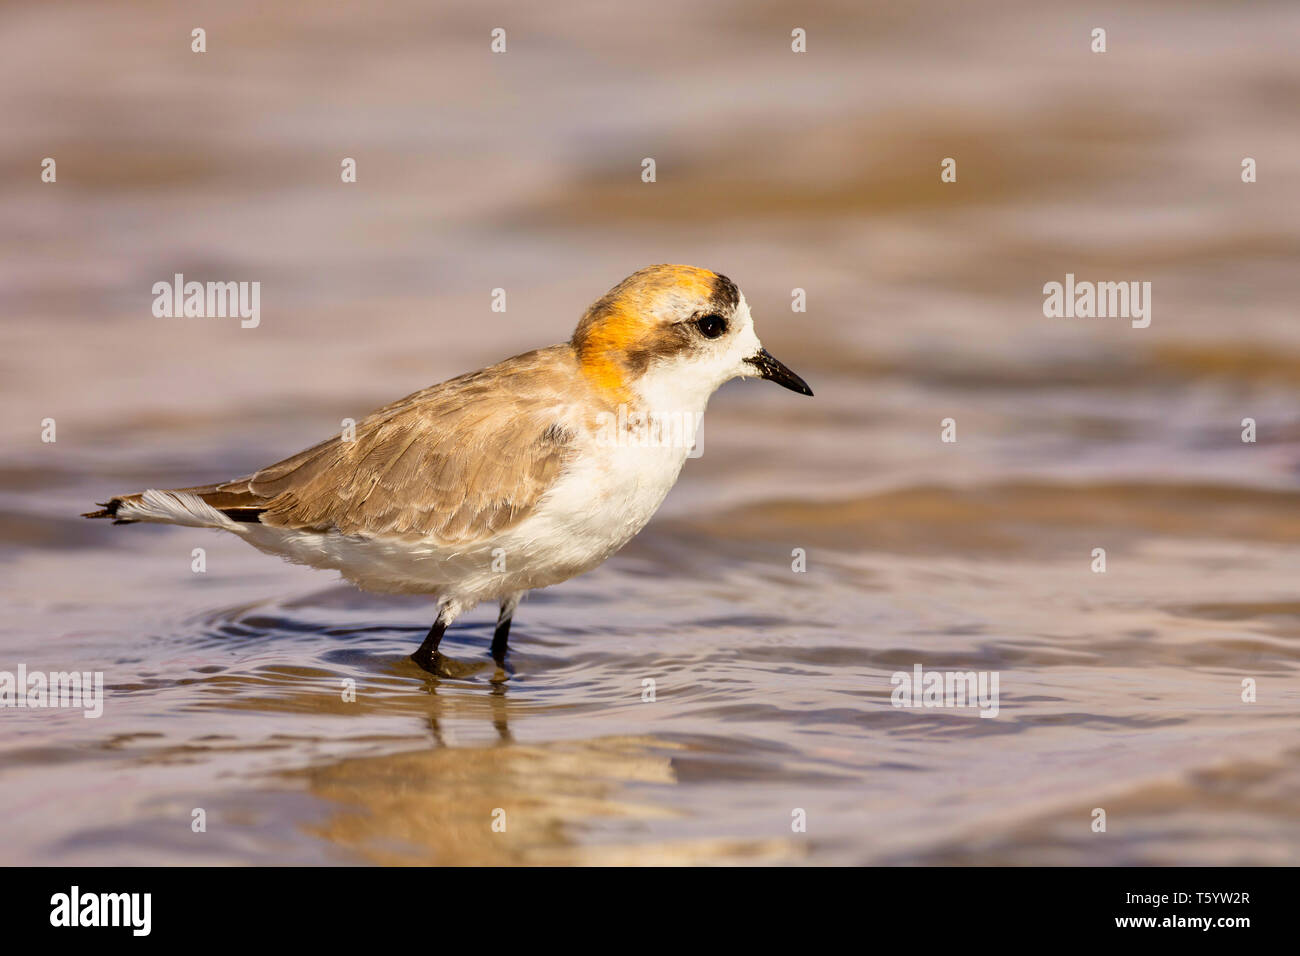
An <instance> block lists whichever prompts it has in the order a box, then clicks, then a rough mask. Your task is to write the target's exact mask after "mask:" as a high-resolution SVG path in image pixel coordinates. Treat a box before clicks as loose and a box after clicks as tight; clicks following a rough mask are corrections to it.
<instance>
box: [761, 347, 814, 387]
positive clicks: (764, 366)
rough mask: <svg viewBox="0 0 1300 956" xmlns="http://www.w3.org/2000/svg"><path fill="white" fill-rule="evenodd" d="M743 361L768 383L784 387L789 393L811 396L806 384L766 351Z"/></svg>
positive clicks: (763, 350) (762, 350)
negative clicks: (756, 370)
mask: <svg viewBox="0 0 1300 956" xmlns="http://www.w3.org/2000/svg"><path fill="white" fill-rule="evenodd" d="M745 361H746V362H748V363H749V364H750V365H752V366H754V368H756V369H758V374H759V375H760V376H761V377H763V378H765V379H767V380H768V381H769V382H776V384H778V385H784V386H785V387H786V388H788V389H789V390H790V391H792V392H798V393H799V394H800V395H811V394H812V389H811V388H809V387H808V383H807V382H805V381H804V380H803V379H801V378H800V377H799V376H798V375H796V374H794V372H792V371H790V370H789V369H788V368H786V367H785V366H784V365H782V364H781V363H780V362H778V361H777V360H776V359H774V358H772V355H771V353H769V352H768V351H767V349H759V351H758V354H757V355H751V356H750V357H749V358H747V359H745Z"/></svg>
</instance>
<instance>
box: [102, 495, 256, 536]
mask: <svg viewBox="0 0 1300 956" xmlns="http://www.w3.org/2000/svg"><path fill="white" fill-rule="evenodd" d="M99 504H100V510H99V511H89V512H86V513H85V514H83V515H82V517H83V518H112V519H113V524H133V523H134V522H136V521H153V522H157V523H161V524H178V525H184V526H186V527H188V528H223V529H225V530H226V531H241V530H244V529H246V528H247V523H243V524H242V525H241V523H240V522H239V521H236V520H235V518H234V517H232V516H231V515H230V514H228V513H226V512H223V511H218V510H217V509H216V508H214V507H212V505H210V504H208V503H207V502H206V501H204V500H203V498H202V497H201V496H200V495H198V494H195V490H191V489H184V490H177V491H159V490H158V489H157V488H150V489H148V490H147V491H140V492H137V493H136V494H133V495H115V496H114V497H112V498H110V499H108V501H103V502H100V503H99ZM253 520H254V521H255V520H256V518H254V519H253Z"/></svg>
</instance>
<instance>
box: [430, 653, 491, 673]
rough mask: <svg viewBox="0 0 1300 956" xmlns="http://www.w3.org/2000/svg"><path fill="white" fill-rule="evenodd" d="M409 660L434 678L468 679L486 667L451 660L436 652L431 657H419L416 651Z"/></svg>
mask: <svg viewBox="0 0 1300 956" xmlns="http://www.w3.org/2000/svg"><path fill="white" fill-rule="evenodd" d="M411 660H412V661H414V662H415V664H416V666H417V667H419V668H420V669H421V670H423V671H425V672H427V673H429V674H432V675H433V676H434V677H450V678H459V677H469V676H470V675H471V674H476V673H478V672H479V671H481V670H483V668H484V667H485V666H487V665H485V664H480V663H469V662H467V661H457V660H453V659H452V658H450V657H448V656H447V655H446V654H440V653H438V652H437V651H434V652H433V654H432V655H421V654H420V652H419V651H416V652H415V653H414V654H412V655H411Z"/></svg>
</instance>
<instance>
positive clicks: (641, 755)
mask: <svg viewBox="0 0 1300 956" xmlns="http://www.w3.org/2000/svg"><path fill="white" fill-rule="evenodd" d="M196 27H201V28H203V29H204V30H205V31H206V44H207V52H205V53H202V54H196V53H193V52H191V31H192V30H193V29H194V28H196ZM497 27H500V28H503V29H504V30H505V31H506V42H507V52H506V53H504V54H492V53H491V52H490V47H489V45H490V32H491V30H492V29H493V28H497ZM796 27H798V28H803V29H804V30H806V31H807V52H806V53H802V54H796V53H793V52H792V51H791V30H793V29H794V28H796ZM1095 27H1102V28H1104V29H1105V30H1106V31H1107V47H1108V50H1107V52H1106V53H1104V54H1097V53H1093V52H1092V51H1091V43H1092V41H1091V31H1092V30H1093V28H1095ZM1298 30H1300V8H1297V7H1296V6H1295V5H1293V4H1286V3H1281V2H1278V3H1267V2H1262V3H1252V4H1235V3H1228V2H1223V3H1211V2H1203V3H1171V2H1156V0H1137V2H1128V3H1122V4H1121V3H1113V4H1104V3H1103V4H1086V5H1085V4H1080V3H1048V4H1044V3H1031V2H1017V0H1002V2H999V3H996V4H981V5H973V4H967V3H956V2H918V3H909V4H894V3H882V4H875V3H870V4H868V3H861V2H843V3H808V4H797V5H796V4H789V3H771V2H753V3H711V4H699V3H683V2H677V0H665V2H660V3H656V4H610V3H607V2H600V3H596V2H574V3H566V4H563V5H545V6H542V5H538V4H529V3H522V2H492V3H486V4H485V3H474V4H471V3H445V4H439V5H437V6H428V5H423V4H415V3H409V2H402V3H331V4H290V3H279V4H275V3H271V4H268V3H258V2H251V0H249V2H245V0H223V2H221V3H193V4H186V5H184V6H183V7H181V6H179V5H176V4H170V3H130V4H127V3H46V4H6V5H4V6H3V7H0V79H2V82H0V116H2V118H3V127H4V130H5V135H4V138H3V140H2V141H0V206H2V207H3V213H4V214H3V222H4V228H3V230H0V244H2V245H0V248H2V250H3V254H2V255H0V381H2V382H3V403H0V435H2V437H3V442H4V449H5V456H4V461H3V463H0V492H2V495H3V497H2V501H0V549H2V552H0V600H3V604H4V614H3V620H2V621H0V669H4V670H9V671H13V670H15V669H16V667H17V666H18V664H19V663H23V664H25V665H26V666H27V668H28V669H29V670H38V669H46V670H58V669H66V668H74V667H75V668H77V669H81V670H102V671H104V672H105V675H106V677H105V679H106V682H107V683H108V685H109V687H110V691H109V697H108V701H107V704H106V707H105V713H104V716H103V717H102V718H100V719H98V720H86V719H83V718H82V716H81V714H80V713H79V712H76V711H46V712H37V711H17V710H5V711H0V862H3V863H7V864H15V863H19V864H41V863H93V864H98V863H127V864H135V863H177V864H185V863H326V862H378V863H407V862H433V863H538V862H541V863H590V862H597V863H727V862H764V863H766V862H776V863H886V864H907V863H990V864H997V863H1084V864H1166V863H1178V864H1213V863H1267V864H1281V863H1289V864H1295V863H1297V862H1300V814H1298V813H1297V807H1300V800H1298V799H1297V798H1298V797H1300V772H1298V771H1297V769H1296V768H1297V766H1298V764H1297V761H1296V757H1297V756H1298V755H1300V735H1298V731H1300V708H1298V707H1297V704H1298V703H1300V693H1298V692H1297V684H1296V678H1297V663H1298V662H1300V596H1297V594H1296V582H1297V578H1298V572H1300V548H1298V547H1297V541H1298V539H1300V403H1297V400H1296V399H1297V389H1298V388H1300V325H1298V324H1297V322H1296V293H1297V268H1296V264H1297V261H1298V260H1297V256H1298V254H1300V218H1297V216H1296V211H1297V209H1300V189H1298V188H1297V181H1298V178H1297V177H1300V127H1297V124H1296V115H1297V114H1296V109H1297V105H1298V104H1300V60H1297V58H1296V56H1295V51H1294V45H1295V37H1296V36H1297V31H1298ZM45 157H52V158H54V159H55V160H56V162H57V177H58V178H57V182H56V183H53V184H49V183H43V182H42V181H41V178H40V172H41V161H42V159H43V158H45ZM345 157H351V158H354V159H355V160H356V162H357V182H356V183H354V184H344V183H342V182H341V181H340V163H341V161H342V160H343V159H344V158H345ZM646 157H651V158H653V159H654V160H655V161H656V166H657V170H656V172H657V181H656V182H655V183H653V184H647V183H643V182H642V181H641V163H642V160H643V159H644V158H646ZM945 157H952V158H954V159H955V160H956V161H957V182H955V183H948V184H945V183H941V182H940V177H939V172H940V162H941V160H943V159H944V158H945ZM1245 157H1251V158H1253V159H1255V160H1256V162H1257V164H1258V182H1256V183H1253V184H1245V183H1243V182H1242V180H1241V163H1242V160H1243V158H1245ZM656 262H684V263H691V264H696V265H700V266H705V267H708V268H711V269H715V270H717V271H719V272H722V273H725V274H726V275H728V276H730V277H731V278H732V279H733V280H735V281H736V282H737V283H738V284H739V285H740V287H741V288H742V289H743V290H744V291H745V294H746V297H747V299H748V301H749V303H750V305H751V307H752V309H753V312H754V315H755V320H756V325H757V330H758V332H759V334H760V335H761V336H762V338H763V340H764V344H765V345H766V346H767V347H768V348H769V349H770V350H771V351H772V352H773V353H774V354H776V355H777V356H779V357H780V358H781V359H783V360H784V361H785V362H787V363H788V364H789V365H790V366H791V367H792V368H794V369H795V370H796V371H798V372H799V373H800V374H802V375H803V376H804V377H805V378H807V379H808V381H809V382H810V383H811V384H812V386H813V388H814V389H815V391H816V398H815V399H812V400H807V399H802V398H796V397H795V396H792V395H791V394H790V393H788V392H785V391H783V390H781V389H777V388H775V387H772V386H771V385H769V384H764V383H756V382H748V383H733V384H731V385H728V386H726V387H725V388H724V389H723V390H722V391H721V392H720V393H719V394H718V395H717V396H716V397H715V399H714V401H713V403H712V405H711V406H710V412H709V415H708V417H707V419H706V423H705V448H704V455H703V457H702V458H700V459H698V460H693V461H691V462H689V463H688V465H687V467H686V469H685V471H684V472H683V476H682V479H681V482H680V483H679V485H678V487H677V488H676V489H675V490H674V491H673V493H672V494H671V495H670V496H669V498H668V501H667V503H666V504H665V506H664V509H663V510H662V511H661V513H660V516H659V517H658V518H657V519H656V520H655V521H654V522H652V523H651V525H650V527H649V528H648V529H647V530H646V531H645V532H644V533H643V534H642V535H641V536H640V537H639V538H638V539H637V540H636V541H635V542H634V543H633V544H632V545H630V546H629V547H628V548H627V549H626V550H625V552H623V553H622V554H621V555H619V556H617V557H616V558H614V559H613V560H612V561H611V562H609V563H608V564H606V565H605V566H603V567H602V568H600V569H598V570H597V571H595V572H593V573H591V574H589V575H587V576H585V577H583V578H581V579H578V580H575V581H572V582H569V583H566V584H564V585H560V586H558V587H556V588H552V589H550V590H548V591H545V592H541V593H538V594H535V595H533V596H532V597H531V598H530V599H529V600H528V601H527V602H526V603H525V604H524V605H523V607H522V608H521V611H520V613H519V614H518V615H517V616H516V619H515V622H516V623H515V628H516V630H515V635H514V636H512V667H513V672H512V673H510V674H509V675H508V679H507V680H504V681H502V680H500V679H498V680H495V681H494V680H493V672H492V669H491V668H490V667H489V666H488V658H487V655H486V649H487V644H488V642H489V640H490V633H491V625H492V622H493V620H494V617H495V608H488V607H483V608H479V609H478V610H477V611H475V612H474V613H473V614H471V615H468V616H467V617H466V618H464V619H463V620H464V622H465V624H464V626H458V627H457V628H455V629H453V631H452V632H451V633H450V634H449V636H448V638H447V641H446V642H445V643H444V647H443V649H444V651H446V652H448V653H449V654H451V655H452V656H453V657H455V658H457V659H459V660H462V661H465V662H470V663H479V662H481V667H480V668H479V669H478V670H472V669H471V672H470V673H468V674H467V675H466V677H465V678H464V679H460V680H441V681H434V680H428V679H426V678H425V677H424V675H422V674H421V672H419V671H417V670H416V669H415V668H414V666H413V665H411V664H410V663H409V662H407V661H406V660H405V655H406V654H409V653H410V651H411V650H413V649H414V647H415V646H416V645H417V644H418V642H419V640H420V638H421V637H422V636H423V633H424V631H425V629H426V628H427V627H428V624H429V621H430V620H431V616H432V606H431V603H430V602H427V601H421V600H413V599H411V600H408V599H400V600H399V599H391V598H384V597H373V596H367V595H364V594H361V593H360V592H358V591H356V590H354V589H352V588H350V587H348V586H344V585H338V584H337V583H332V582H331V576H330V575H328V574H326V573H323V572H316V571H311V570H308V569H304V568H297V567H292V566H289V565H285V564H281V563H279V562H277V561H275V560H274V559H272V558H269V557H267V556H264V555H261V554H259V553H257V552H255V551H254V550H252V549H251V548H248V547H247V546H246V545H243V544H242V543H241V542H239V541H237V540H235V539H234V538H231V537H222V536H220V535H218V534H213V533H211V532H204V531H200V530H196V529H175V528H157V527H140V526H134V527H126V528H111V527H106V526H105V525H104V524H103V523H93V524H92V523H90V522H85V521H82V520H81V519H80V518H78V517H77V514H78V513H79V512H81V511H84V510H87V509H88V507H89V506H91V505H92V503H93V502H95V501H103V500H105V499H106V498H107V496H109V495H111V494H114V493H120V492H126V491H134V490H138V489H140V488H143V487H177V486H184V485H191V484H196V483H200V482H207V481H212V480H218V479H225V478H229V477H233V476H236V475H239V474H243V473H246V472H248V471H251V470H253V469H255V468H256V467H258V466H261V465H264V464H267V463H269V462H271V461H274V460H278V459H279V458H282V457H285V456H287V455H288V454H290V453H292V452H295V451H297V450H299V449H300V448H303V447H306V446H308V445H310V444H313V443H314V442H316V441H318V440H320V439H322V438H324V437H325V436H327V435H329V434H332V433H334V432H336V431H337V430H338V428H339V423H340V420H341V419H342V418H344V417H354V418H358V419H359V418H360V417H361V416H362V415H364V414H365V413H366V412H368V411H370V410H371V409H373V408H375V407H377V406H379V405H382V404H384V403H386V402H388V401H390V400H392V399H394V398H396V397H399V396H401V395H404V394H407V393H409V392H411V391H414V390H416V389H418V388H421V387H423V386H425V385H428V384H431V383H433V382H436V381H440V380H442V379H445V378H449V377H451V376H453V375H456V374H459V373H461V372H463V371H467V370H470V369H472V368H477V367H479V366H481V365H484V364H488V363H490V362H493V361H496V360H498V359H500V358H503V357H505V356H507V355H511V354H515V353H518V352H522V351H525V350H527V349H531V348H534V347H538V346H542V345H548V344H551V343H554V342H558V341H562V340H564V339H566V338H567V337H568V336H569V334H570V332H571V330H572V327H573V325H574V324H575V323H576V321H577V319H578V317H579V316H580V315H581V313H582V310H583V309H584V308H585V307H586V305H587V304H588V303H589V302H590V301H592V300H593V299H595V298H596V297H597V296H599V295H600V294H601V293H603V292H604V291H605V290H606V289H608V288H609V287H610V286H612V285H613V284H614V283H616V282H617V281H618V280H619V279H621V278H622V277H623V276H625V275H627V274H628V273H630V272H632V271H634V270H635V269H637V268H639V267H641V266H644V265H647V264H650V263H656ZM175 273H183V274H184V275H185V277H186V279H187V280H196V281H258V282H260V283H261V322H260V325H259V326H258V327H257V328H256V329H243V328H241V327H240V323H239V321H238V319H221V318H202V319H197V318H191V319H182V318H155V317H154V316H153V315H152V313H151V305H152V302H153V298H154V297H153V294H152V291H151V289H152V285H153V283H155V282H158V281H170V279H171V277H172V276H173V275H174V274H175ZM1066 273H1074V274H1075V275H1076V276H1077V277H1078V278H1079V279H1080V280H1092V281H1129V280H1133V281H1148V282H1151V283H1152V288H1153V291H1152V299H1153V309H1152V322H1151V325H1150V327H1149V328H1146V329H1134V328H1131V327H1130V325H1129V322H1128V321H1127V320H1125V319H1099V318H1094V319H1064V318H1062V319H1052V318H1045V317H1044V315H1043V311H1042V307H1043V292H1042V287H1043V285H1044V283H1046V282H1051V281H1057V282H1060V281H1063V280H1064V277H1065V275H1066ZM495 288H503V289H505V290H506V292H507V302H508V308H507V311H506V312H505V313H496V312H493V311H491V308H490V306H491V295H492V290H493V289H495ZM795 288H800V289H804V290H805V291H806V296H807V311H806V312H804V313H796V312H793V311H792V310H791V295H792V290H793V289H795ZM948 417H951V418H954V419H955V420H956V422H957V436H958V441H957V442H956V443H955V444H945V443H941V442H940V440H939V433H940V421H941V420H942V419H944V418H948ZM1247 417H1249V418H1253V419H1255V420H1256V422H1257V423H1258V426H1257V427H1258V441H1257V442H1256V443H1254V444H1246V443H1243V442H1242V441H1241V430H1242V424H1241V423H1242V419H1243V418H1247ZM46 418H53V419H54V420H55V421H56V422H57V441H56V442H55V443H52V444H50V443H43V442H42V441H41V437H40V436H41V422H42V420H43V419H46ZM197 547H202V548H205V549H206V555H207V571H206V573H203V574H196V573H193V572H192V570H191V562H192V557H191V555H192V551H193V549H194V548H197ZM1097 547H1102V548H1105V549H1106V551H1107V559H1108V569H1107V572H1106V573H1105V574H1095V573H1093V572H1092V571H1091V569H1090V567H1091V564H1092V549H1094V548H1097ZM795 548H802V549H804V550H805V551H806V553H807V571H806V572H805V573H795V572H793V571H792V569H791V560H792V559H791V553H792V550H793V549H795ZM917 663H920V664H922V665H923V666H924V667H926V668H936V669H953V670H967V669H975V670H991V671H997V672H999V673H1000V675H1001V696H1002V701H1001V712H1000V714H999V716H998V717H997V718H996V719H992V720H981V719H978V718H977V717H976V716H975V713H974V712H971V711H956V710H950V711H944V710H927V711H906V710H899V709H896V708H893V707H891V706H890V701H889V695H890V691H891V689H892V687H891V684H890V682H889V678H890V675H891V674H892V673H893V672H895V671H897V670H907V671H910V670H911V669H912V667H913V665H914V664H917ZM498 677H499V675H498ZM647 678H652V679H654V680H655V681H656V686H657V694H656V698H657V699H656V700H655V701H654V702H653V703H648V702H643V701H642V699H641V694H642V686H643V685H642V681H643V680H645V679H647ZM1246 678H1250V679H1253V680H1255V681H1256V682H1257V686H1258V700H1257V701H1256V702H1255V703H1250V704H1247V703H1243V702H1242V700H1241V690H1242V681H1243V679H1246ZM349 679H350V680H352V681H355V683H356V686H357V698H358V699H357V701H356V702H355V703H344V702H342V701H341V700H340V693H339V688H340V686H341V682H343V681H345V680H349ZM1097 807H1102V808H1104V809H1106V811H1107V814H1108V830H1107V832H1106V833H1095V832H1093V831H1092V829H1091V823H1092V819H1093V818H1092V811H1093V809H1094V808H1097ZM194 808H204V809H205V811H206V812H207V819H208V825H207V832H205V833H194V832H192V830H191V819H192V812H193V809H194ZM497 808H502V809H505V810H506V813H507V816H508V819H509V826H508V830H507V832H505V833H496V832H493V831H492V829H491V822H492V813H493V811H494V810H495V809H497ZM795 809H802V810H804V811H806V813H807V818H808V827H807V832H806V833H795V832H792V830H791V819H792V813H793V811H794V810H795Z"/></svg>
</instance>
